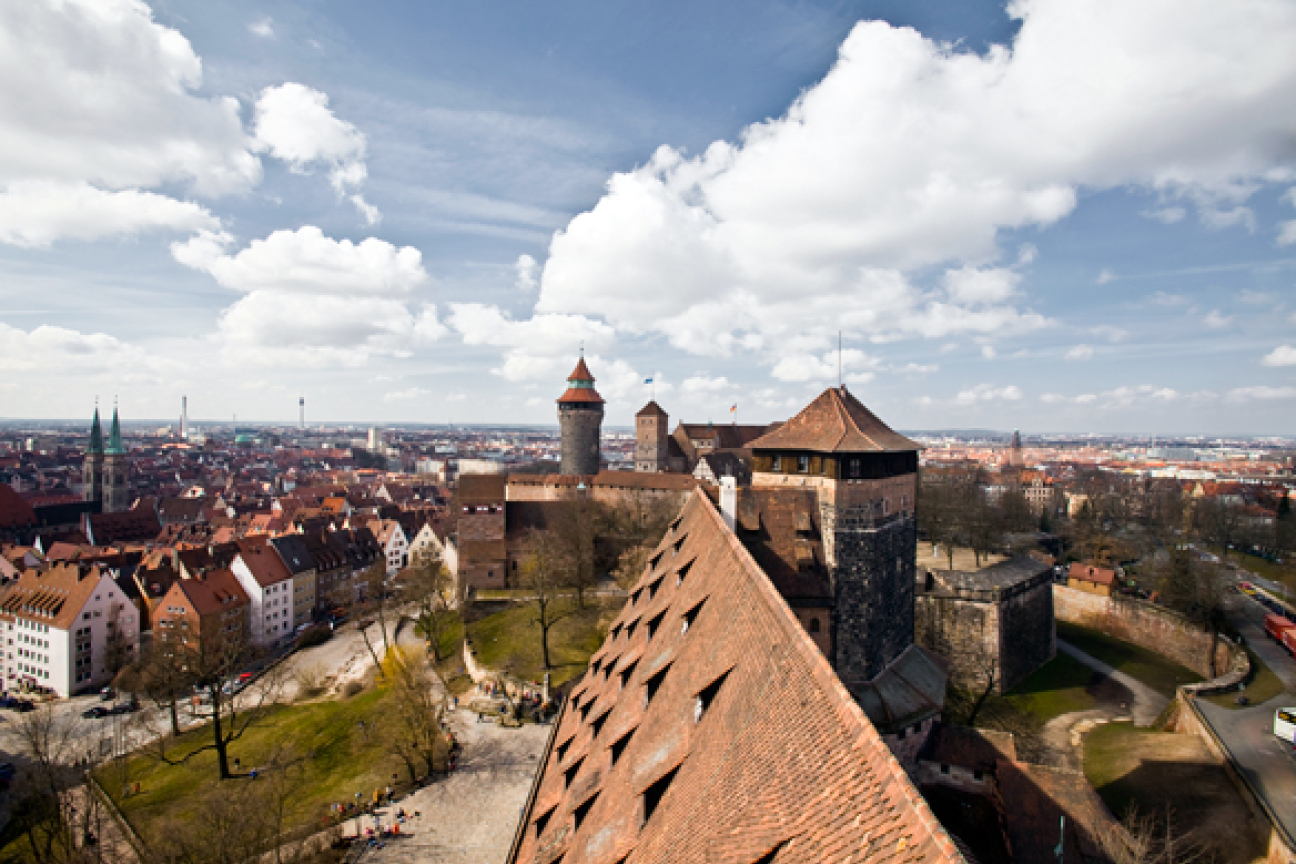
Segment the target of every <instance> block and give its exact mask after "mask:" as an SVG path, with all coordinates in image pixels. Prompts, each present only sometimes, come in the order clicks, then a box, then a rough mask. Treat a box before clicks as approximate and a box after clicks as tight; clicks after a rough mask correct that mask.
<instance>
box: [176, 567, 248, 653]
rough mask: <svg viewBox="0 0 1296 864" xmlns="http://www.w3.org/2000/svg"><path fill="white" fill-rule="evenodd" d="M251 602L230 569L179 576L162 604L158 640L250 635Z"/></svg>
mask: <svg viewBox="0 0 1296 864" xmlns="http://www.w3.org/2000/svg"><path fill="white" fill-rule="evenodd" d="M250 613H251V601H250V600H249V599H248V594H247V592H246V591H245V590H243V586H242V584H240V582H239V580H238V577H237V576H235V575H234V573H233V572H232V571H230V570H228V569H218V570H209V571H207V572H205V573H204V574H202V576H200V577H199V578H197V579H177V580H176V581H175V582H173V583H172V585H171V588H170V590H169V591H167V593H166V596H165V597H163V598H162V602H161V603H160V604H159V605H158V611H157V617H156V622H155V627H154V637H153V638H154V639H160V638H168V637H171V638H177V637H178V638H180V639H183V640H186V641H188V640H200V639H206V640H218V639H219V640H226V641H227V642H228V643H229V644H235V645H237V644H240V643H241V642H242V641H243V640H244V639H246V638H248V632H249V628H250V626H251V625H250Z"/></svg>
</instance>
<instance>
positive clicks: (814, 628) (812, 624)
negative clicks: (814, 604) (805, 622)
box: [810, 618, 819, 633]
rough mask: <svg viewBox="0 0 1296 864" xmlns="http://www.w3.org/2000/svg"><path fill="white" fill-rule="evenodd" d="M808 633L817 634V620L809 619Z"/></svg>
mask: <svg viewBox="0 0 1296 864" xmlns="http://www.w3.org/2000/svg"><path fill="white" fill-rule="evenodd" d="M810 632H811V633H818V632H819V619H818V618H811V619H810Z"/></svg>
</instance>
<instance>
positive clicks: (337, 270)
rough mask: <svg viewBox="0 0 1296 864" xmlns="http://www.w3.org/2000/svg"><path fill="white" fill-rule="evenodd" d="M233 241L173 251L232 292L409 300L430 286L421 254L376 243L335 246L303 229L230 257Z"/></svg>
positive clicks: (205, 241) (194, 243)
mask: <svg viewBox="0 0 1296 864" xmlns="http://www.w3.org/2000/svg"><path fill="white" fill-rule="evenodd" d="M230 239H231V238H229V237H228V235H212V234H200V235H198V236H197V237H194V238H192V239H190V240H187V241H185V242H183V243H175V244H173V245H172V247H171V249H172V253H173V254H174V255H175V257H176V259H177V260H179V261H180V262H181V263H183V264H186V265H188V266H190V267H193V268H195V269H197V270H205V271H206V272H208V273H210V274H211V275H212V276H214V277H215V278H216V281H217V282H219V283H220V284H221V285H223V286H224V287H226V288H229V289H230V290H233V291H242V292H255V291H275V292H285V293H296V294H306V295H321V294H333V295H365V294H367V295H383V296H388V295H392V294H398V295H408V294H410V293H412V292H413V291H414V290H415V289H417V288H419V287H420V286H422V285H423V284H425V283H426V282H427V281H428V274H427V271H425V270H424V269H423V256H422V254H421V253H420V252H419V250H417V249H415V248H414V247H413V246H403V247H400V248H397V247H396V246H393V245H392V244H390V243H388V242H386V241H384V240H379V239H377V238H376V237H369V238H366V239H365V240H362V241H361V242H359V243H352V242H351V241H350V240H334V239H333V238H331V237H326V236H325V235H324V232H323V231H321V230H320V229H319V228H317V227H315V226H314V225H305V226H303V227H301V228H299V229H298V230H296V231H275V232H274V233H273V234H271V235H270V236H269V237H267V238H265V239H264V240H253V241H252V242H251V243H249V244H248V246H247V248H246V249H243V250H242V251H240V252H239V253H238V254H237V255H228V254H225V253H224V251H223V247H224V246H225V245H228V243H229V242H230Z"/></svg>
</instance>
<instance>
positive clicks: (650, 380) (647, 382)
mask: <svg viewBox="0 0 1296 864" xmlns="http://www.w3.org/2000/svg"><path fill="white" fill-rule="evenodd" d="M644 383H645V384H651V383H652V379H651V378H645V379H644Z"/></svg>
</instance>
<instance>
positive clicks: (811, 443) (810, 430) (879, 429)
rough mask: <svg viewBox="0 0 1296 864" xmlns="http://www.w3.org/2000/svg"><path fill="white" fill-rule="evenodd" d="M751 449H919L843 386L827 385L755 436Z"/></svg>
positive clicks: (826, 450) (817, 450) (872, 450)
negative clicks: (782, 420) (781, 421)
mask: <svg viewBox="0 0 1296 864" xmlns="http://www.w3.org/2000/svg"><path fill="white" fill-rule="evenodd" d="M749 446H750V447H751V449H752V450H810V451H814V452H818V453H839V452H843V453H860V452H870V451H871V452H882V453H900V452H908V451H916V450H919V449H920V448H919V446H918V444H917V442H915V441H911V440H909V439H908V438H906V437H905V436H903V435H901V434H900V433H899V432H895V431H893V430H892V429H891V427H890V426H887V425H886V424H885V423H883V422H882V421H881V420H879V419H878V418H877V416H876V415H875V414H874V413H873V412H872V411H870V410H869V409H867V408H865V407H864V404H863V403H862V402H860V401H859V400H858V399H856V398H855V397H854V396H853V395H852V394H851V393H850V392H848V391H847V390H846V388H845V387H841V388H835V387H830V388H829V389H827V390H825V391H824V392H823V393H821V394H819V396H818V398H816V399H815V400H814V401H813V402H811V403H810V404H809V405H807V406H806V407H805V408H803V409H802V410H801V413H799V414H797V415H796V416H795V417H793V418H792V419H791V420H789V421H787V422H786V423H784V424H783V425H782V426H780V427H778V428H777V429H774V430H773V431H771V432H769V433H768V434H766V435H764V436H762V437H760V438H758V439H756V440H755V441H753V442H751V444H750V445H749Z"/></svg>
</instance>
